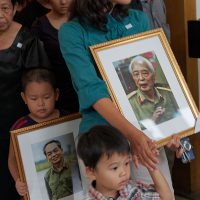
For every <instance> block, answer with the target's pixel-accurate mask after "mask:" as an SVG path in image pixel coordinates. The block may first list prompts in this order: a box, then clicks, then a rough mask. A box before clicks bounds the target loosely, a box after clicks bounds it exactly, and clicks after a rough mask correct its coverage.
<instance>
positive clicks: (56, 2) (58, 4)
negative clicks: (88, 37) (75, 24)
mask: <svg viewBox="0 0 200 200" xmlns="http://www.w3.org/2000/svg"><path fill="white" fill-rule="evenodd" d="M49 3H50V5H51V7H52V9H53V11H54V12H55V13H57V14H59V15H65V14H67V13H68V12H73V4H74V0H49Z"/></svg>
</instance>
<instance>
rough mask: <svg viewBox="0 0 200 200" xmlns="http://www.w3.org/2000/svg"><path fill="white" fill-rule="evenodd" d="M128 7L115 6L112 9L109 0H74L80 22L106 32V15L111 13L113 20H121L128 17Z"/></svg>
mask: <svg viewBox="0 0 200 200" xmlns="http://www.w3.org/2000/svg"><path fill="white" fill-rule="evenodd" d="M94 2H95V3H94ZM130 6H131V5H130V4H129V5H118V4H117V5H115V7H114V8H113V4H112V2H111V0H95V1H94V0H76V14H77V16H78V17H79V18H80V21H81V20H82V19H85V20H87V21H88V22H89V23H90V24H92V25H93V26H95V27H96V28H98V29H100V30H102V31H107V29H106V24H107V15H108V14H109V13H110V12H112V16H113V17H114V18H115V19H117V20H122V19H123V18H124V17H126V16H128V9H129V8H130ZM112 9H113V10H112Z"/></svg>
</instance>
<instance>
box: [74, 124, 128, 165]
mask: <svg viewBox="0 0 200 200" xmlns="http://www.w3.org/2000/svg"><path fill="white" fill-rule="evenodd" d="M77 152H78V155H79V157H80V158H81V159H82V160H83V162H84V164H85V166H86V167H91V168H93V169H94V168H95V167H96V165H97V163H98V161H99V159H100V158H101V157H102V156H103V155H107V156H108V158H109V157H110V156H112V155H113V153H119V154H124V153H128V154H129V153H130V145H129V143H128V140H127V139H126V138H125V136H124V135H122V134H121V133H120V132H119V131H118V130H117V129H115V128H113V127H111V126H105V125H104V126H94V127H93V128H91V129H90V130H89V131H88V132H86V133H84V134H83V135H81V136H80V138H79V141H78V145H77Z"/></svg>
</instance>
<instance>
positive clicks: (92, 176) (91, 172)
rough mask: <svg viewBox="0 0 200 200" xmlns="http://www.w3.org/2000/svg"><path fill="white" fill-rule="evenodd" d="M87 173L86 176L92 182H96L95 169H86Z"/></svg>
mask: <svg viewBox="0 0 200 200" xmlns="http://www.w3.org/2000/svg"><path fill="white" fill-rule="evenodd" d="M85 173H86V176H87V177H88V178H89V179H90V180H91V181H93V180H96V175H95V169H93V168H91V167H86V168H85Z"/></svg>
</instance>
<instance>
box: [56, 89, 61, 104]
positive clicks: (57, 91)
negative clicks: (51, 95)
mask: <svg viewBox="0 0 200 200" xmlns="http://www.w3.org/2000/svg"><path fill="white" fill-rule="evenodd" d="M55 93H56V101H58V98H59V95H60V90H59V89H58V88H56V90H55Z"/></svg>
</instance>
